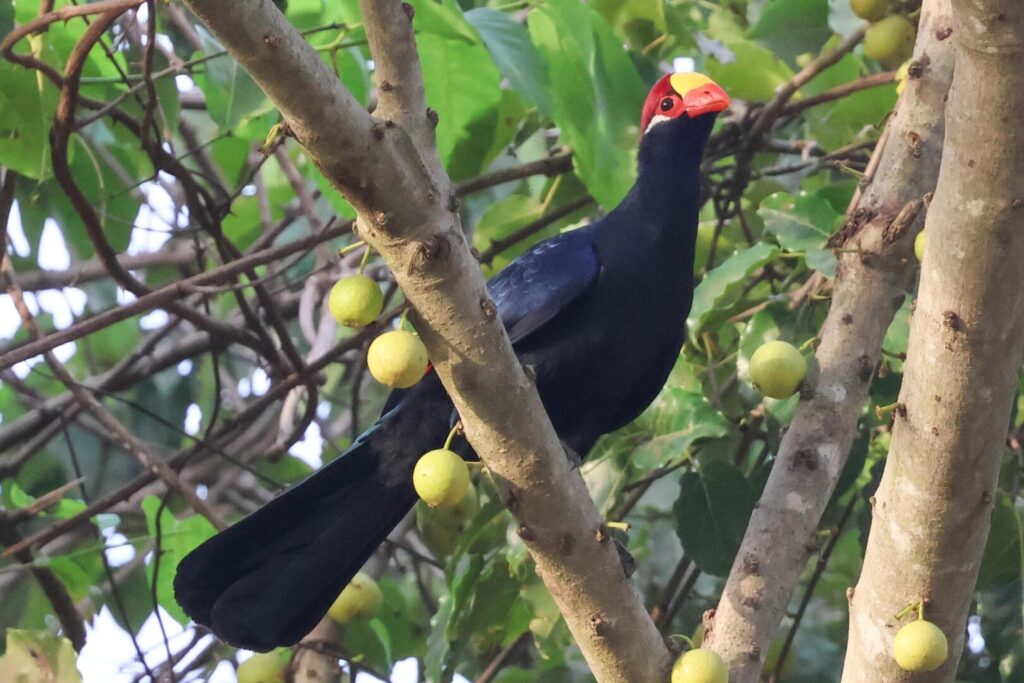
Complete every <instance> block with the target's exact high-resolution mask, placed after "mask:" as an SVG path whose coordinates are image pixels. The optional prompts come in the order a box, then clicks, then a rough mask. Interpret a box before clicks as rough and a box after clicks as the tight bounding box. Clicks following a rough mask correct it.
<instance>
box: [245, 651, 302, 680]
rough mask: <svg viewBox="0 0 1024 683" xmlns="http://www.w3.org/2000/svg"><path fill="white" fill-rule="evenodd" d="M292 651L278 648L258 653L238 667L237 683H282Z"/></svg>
mask: <svg viewBox="0 0 1024 683" xmlns="http://www.w3.org/2000/svg"><path fill="white" fill-rule="evenodd" d="M291 658H292V651H291V650H289V649H288V648H286V647H279V648H277V649H276V650H271V651H270V652H258V653H256V654H254V655H253V656H252V657H249V659H247V660H245V661H244V662H242V663H241V664H239V665H238V683H283V682H284V672H285V669H287V668H288V661H289V660H290V659H291Z"/></svg>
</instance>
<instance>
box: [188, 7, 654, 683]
mask: <svg viewBox="0 0 1024 683" xmlns="http://www.w3.org/2000/svg"><path fill="white" fill-rule="evenodd" d="M185 4H186V5H187V6H188V7H189V8H190V9H191V10H192V11H193V12H194V13H195V14H196V15H197V16H198V17H200V18H201V19H202V20H203V21H204V22H205V23H206V25H207V27H208V28H209V29H210V30H211V31H212V32H213V33H214V34H215V35H216V36H217V37H218V38H219V39H220V41H221V42H222V43H223V44H224V46H225V47H226V48H227V49H228V50H229V51H230V52H231V54H232V55H233V56H234V57H235V59H237V60H238V62H239V63H240V64H241V65H242V66H243V67H244V68H245V69H246V70H247V71H248V72H249V74H250V75H251V76H252V77H253V79H254V80H255V81H256V82H257V83H258V84H259V85H260V87H261V88H263V90H264V91H265V92H266V93H267V95H268V96H269V97H270V99H271V100H272V101H273V102H274V104H275V105H276V106H277V107H278V109H279V110H280V111H281V113H282V115H283V116H284V118H285V120H286V121H287V122H288V124H289V126H290V127H291V129H292V131H294V133H295V135H296V137H297V139H298V140H299V142H300V143H302V145H303V146H304V147H305V148H306V150H307V152H308V153H309V155H310V157H311V158H312V159H313V160H314V162H315V163H316V165H317V166H318V167H319V168H320V170H321V171H322V172H323V173H324V175H325V176H326V177H327V179H328V180H329V181H330V182H331V183H332V184H333V185H334V186H335V187H336V188H338V190H340V191H341V192H342V193H343V194H344V195H345V196H346V198H347V199H348V200H349V201H350V202H351V203H352V205H353V206H354V207H356V209H357V211H358V213H359V218H358V220H357V227H358V230H359V232H360V235H361V236H362V237H363V238H364V239H366V240H367V241H368V242H370V244H371V245H372V246H373V247H374V248H376V249H377V250H378V251H380V252H381V254H382V255H383V256H384V258H385V260H386V261H387V263H388V265H389V267H390V268H391V270H392V272H393V273H394V276H395V279H396V281H397V282H398V284H399V285H400V286H401V287H402V289H403V291H404V292H405V295H406V297H407V298H408V300H409V301H410V302H411V303H412V305H413V306H414V308H415V310H416V313H417V329H418V330H419V332H420V334H421V336H422V337H423V340H424V342H425V343H426V345H427V348H428V350H429V352H430V357H431V360H432V361H433V363H434V365H435V367H436V369H437V372H438V375H439V377H440V378H441V380H442V382H443V383H444V385H445V387H446V388H447V389H448V392H449V394H450V395H451V397H452V400H453V401H454V403H455V406H456V409H457V410H458V412H459V414H460V416H461V417H462V420H463V423H464V424H465V426H466V434H467V437H468V439H469V441H470V443H471V444H472V445H473V447H474V449H475V450H476V452H477V453H478V454H479V455H480V457H481V459H482V460H483V461H484V463H485V464H486V465H487V467H488V469H489V470H490V471H491V472H492V473H493V474H494V475H495V478H496V479H497V480H498V481H499V482H500V483H501V485H502V487H503V488H504V489H505V490H506V491H510V492H514V494H515V501H516V506H515V510H514V512H515V514H516V516H517V518H518V521H519V524H520V529H521V530H522V532H523V533H522V535H523V536H524V537H525V538H527V539H529V540H528V541H527V546H528V547H529V549H530V551H531V553H532V554H533V557H534V559H535V560H536V563H537V571H538V574H539V575H540V576H541V577H542V578H543V579H544V581H545V584H546V585H547V587H548V589H549V590H550V592H551V594H552V596H553V597H554V598H555V600H556V602H557V603H558V605H559V607H560V609H561V610H562V613H563V615H564V616H565V618H566V621H567V623H568V625H569V628H570V629H571V630H572V632H573V634H574V636H575V637H576V640H577V642H578V643H579V645H580V648H581V650H582V652H583V653H584V656H585V657H586V659H587V661H588V663H589V664H590V666H591V668H592V670H593V672H594V674H595V676H596V677H597V678H598V680H601V681H623V682H626V681H629V682H630V683H645V682H646V681H661V680H663V678H664V677H665V675H666V673H667V669H668V666H669V663H670V656H669V653H668V650H667V649H666V648H665V646H664V643H663V642H662V640H661V637H660V635H659V634H658V632H657V630H656V629H655V627H654V624H653V623H652V622H651V620H650V618H649V617H648V616H647V613H646V612H645V610H644V609H643V606H642V605H641V604H640V601H639V599H638V598H637V595H636V593H635V591H634V589H633V587H632V586H631V585H630V583H629V581H628V580H627V579H626V577H625V576H624V575H623V572H622V568H621V566H620V564H619V560H618V556H617V553H616V551H615V550H614V548H613V544H612V543H609V542H602V540H604V541H607V539H608V536H607V534H604V533H602V520H601V517H600V514H599V513H598V511H597V509H596V508H595V507H594V505H593V502H592V501H591V500H590V497H589V494H588V492H587V489H586V486H585V484H584V483H583V479H582V477H581V476H580V473H579V472H578V471H577V470H571V469H570V467H569V462H568V460H567V458H566V457H565V454H564V452H563V451H562V449H561V446H560V444H559V441H558V438H557V436H556V435H555V432H554V430H553V428H552V427H551V424H550V421H549V420H548V419H547V416H546V414H545V412H544V409H543V406H542V404H541V403H540V399H539V397H538V395H537V391H536V388H535V386H534V385H533V383H532V382H531V381H530V380H529V379H528V378H527V377H526V375H525V373H524V372H523V369H522V367H521V366H520V364H519V362H518V360H517V359H516V357H515V355H514V354H513V352H512V346H511V344H510V343H509V340H508V336H507V335H506V333H505V331H504V328H503V327H502V325H501V323H500V320H498V319H497V316H496V315H495V314H494V305H493V302H492V301H491V299H490V297H489V295H488V293H487V290H486V287H485V284H484V279H483V276H482V274H481V272H480V269H479V266H478V264H477V263H476V261H475V260H474V259H473V257H472V255H471V253H470V250H469V245H468V244H467V243H466V239H465V236H464V235H463V233H462V229H461V225H460V222H459V218H458V213H457V205H458V203H457V200H456V195H455V191H454V189H453V187H452V186H451V183H450V181H449V179H448V178H447V177H446V176H445V175H444V173H443V172H441V171H440V164H439V162H438V161H437V154H436V152H435V151H434V150H433V149H431V150H425V149H424V148H423V146H422V136H423V126H425V125H427V123H432V121H431V119H430V117H428V114H427V110H426V106H425V104H424V102H423V101H422V98H421V97H419V96H418V95H416V94H415V93H414V92H413V90H412V89H409V90H403V91H402V92H401V95H400V97H399V94H398V92H397V91H396V94H395V99H396V100H400V101H401V104H400V105H399V102H395V107H396V110H395V111H392V112H386V113H387V117H386V118H384V120H380V119H376V118H374V117H371V116H370V115H368V114H367V113H366V112H365V111H363V110H362V109H360V107H359V105H358V103H357V102H356V101H355V100H354V98H353V97H352V96H351V95H350V94H349V93H348V92H347V91H346V90H345V89H344V87H343V86H342V85H341V84H340V83H339V82H338V80H337V78H335V76H334V75H333V74H332V73H331V71H330V69H329V68H328V67H327V65H326V64H324V62H323V61H322V60H321V59H320V57H319V56H318V55H317V54H316V52H315V51H314V50H313V49H312V48H311V47H310V46H309V44H308V43H307V42H306V41H305V40H304V39H303V38H302V36H301V35H300V34H299V33H298V32H297V31H296V30H295V29H294V28H293V27H292V26H291V25H290V24H289V23H288V22H287V20H286V19H285V18H284V17H283V16H282V15H281V13H280V12H278V11H277V10H276V9H275V8H274V7H273V4H272V2H270V0H260V1H259V2H240V1H238V0H234V1H226V0H186V3H185ZM363 6H364V8H368V9H369V11H367V12H366V13H365V14H364V20H365V25H366V30H367V35H368V37H370V43H371V45H377V46H380V45H384V44H387V43H390V41H400V42H404V43H405V45H404V46H403V47H402V50H403V51H404V53H406V54H411V53H412V52H411V51H414V50H415V47H414V45H413V42H412V30H411V28H410V27H409V26H408V22H409V21H410V20H411V17H410V16H409V14H407V13H406V10H405V9H404V7H403V6H402V5H401V4H400V3H399V2H398V0H375V1H372V2H371V1H367V2H364V3H363ZM399 21H404V22H406V24H405V25H401V24H399V23H396V22H399ZM379 49H380V48H379V47H378V50H379ZM395 49H398V48H395ZM389 54H397V52H395V53H392V52H388V53H380V52H375V54H374V57H375V59H376V60H377V63H378V64H379V65H380V66H379V68H385V69H391V68H394V69H396V70H397V69H405V70H409V69H417V65H416V62H415V61H410V60H406V61H403V62H396V61H394V60H389V57H388V55H389ZM389 62H390V63H389ZM385 64H386V65H387V66H384V65H385ZM417 77H418V76H415V75H408V74H406V75H405V76H403V77H402V79H401V80H399V78H398V77H397V73H396V75H395V76H393V78H394V79H395V82H396V83H399V82H402V83H414V82H415V81H414V80H411V79H415V78H417ZM389 82H390V81H389ZM381 85H383V84H381ZM385 100H387V98H385ZM389 106H390V105H389ZM399 109H400V111H399ZM424 122H426V123H424Z"/></svg>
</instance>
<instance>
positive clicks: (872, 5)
mask: <svg viewBox="0 0 1024 683" xmlns="http://www.w3.org/2000/svg"><path fill="white" fill-rule="evenodd" d="M850 9H852V10H853V13H854V14H856V15H857V16H858V17H860V18H861V19H867V20H868V21H878V20H879V19H881V18H882V17H884V16H885V15H886V14H888V13H889V0H850Z"/></svg>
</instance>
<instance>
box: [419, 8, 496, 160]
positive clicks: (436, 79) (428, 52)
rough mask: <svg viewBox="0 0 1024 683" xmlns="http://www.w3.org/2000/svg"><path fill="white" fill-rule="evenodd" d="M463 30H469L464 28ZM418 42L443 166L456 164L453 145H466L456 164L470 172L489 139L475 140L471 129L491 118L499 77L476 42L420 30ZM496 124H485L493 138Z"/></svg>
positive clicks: (494, 108) (488, 146) (487, 145)
mask: <svg viewBox="0 0 1024 683" xmlns="http://www.w3.org/2000/svg"><path fill="white" fill-rule="evenodd" d="M467 29H468V30H472V27H469V26H468V24H467ZM416 44H417V46H418V48H419V53H420V61H421V62H422V63H423V85H424V88H425V89H426V98H427V104H428V105H429V106H430V107H432V108H433V109H435V110H436V111H437V113H438V124H437V151H438V154H439V155H440V157H441V162H442V163H444V164H445V166H450V165H451V164H452V163H453V162H454V161H455V158H454V154H453V153H454V151H455V148H456V146H458V145H459V143H460V142H464V141H465V142H468V143H471V144H470V145H469V146H468V148H467V146H463V147H462V148H461V149H460V158H459V159H458V162H459V164H460V165H462V166H469V167H470V169H471V170H470V173H472V172H474V171H476V170H477V169H478V168H479V166H480V165H481V164H482V161H483V159H484V158H485V157H486V154H487V152H488V151H489V149H490V139H491V136H490V135H483V136H474V135H473V132H474V131H473V130H472V129H471V126H473V125H474V123H476V122H478V121H480V120H481V119H486V118H487V115H488V114H493V112H494V110H496V109H497V107H498V104H499V103H500V102H501V73H500V72H499V71H498V68H497V67H496V66H494V62H493V61H492V60H491V55H490V53H488V52H487V48H485V47H484V46H483V45H482V44H481V43H479V42H474V43H470V42H466V40H465V39H462V38H460V39H458V40H453V39H451V38H446V37H443V36H441V35H438V34H433V33H424V32H422V31H421V32H420V33H418V34H417V37H416ZM495 122H496V121H495V120H494V119H491V120H490V121H489V123H490V126H491V128H492V130H491V133H492V135H493V126H494V123H495ZM467 156H469V157H472V159H467V158H466V157H467ZM471 161H475V162H476V163H475V164H474V163H470V162H471ZM474 167H475V168H474ZM453 177H454V178H457V177H458V176H453Z"/></svg>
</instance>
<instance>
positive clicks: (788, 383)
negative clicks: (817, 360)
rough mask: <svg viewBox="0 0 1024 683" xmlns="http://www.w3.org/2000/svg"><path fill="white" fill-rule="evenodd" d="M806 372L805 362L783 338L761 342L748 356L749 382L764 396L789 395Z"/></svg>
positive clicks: (786, 396) (785, 396)
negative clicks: (781, 339)
mask: <svg viewBox="0 0 1024 683" xmlns="http://www.w3.org/2000/svg"><path fill="white" fill-rule="evenodd" d="M806 374H807V361H806V360H804V356H803V354H802V353H800V351H798V350H797V348H796V347H795V346H793V345H792V344H789V343H787V342H784V341H770V342H767V343H765V344H762V345H761V346H760V348H758V349H757V351H755V352H754V355H753V356H751V357H750V381H751V383H752V384H753V385H754V386H755V387H757V389H758V390H759V391H760V392H761V393H762V394H764V395H765V396H770V397H771V398H789V397H790V396H792V395H793V394H794V393H795V392H796V390H797V388H798V387H799V386H800V382H802V381H804V376H805V375H806Z"/></svg>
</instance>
